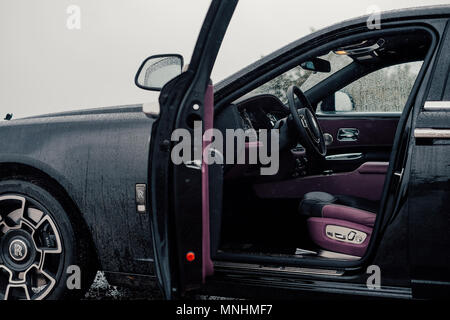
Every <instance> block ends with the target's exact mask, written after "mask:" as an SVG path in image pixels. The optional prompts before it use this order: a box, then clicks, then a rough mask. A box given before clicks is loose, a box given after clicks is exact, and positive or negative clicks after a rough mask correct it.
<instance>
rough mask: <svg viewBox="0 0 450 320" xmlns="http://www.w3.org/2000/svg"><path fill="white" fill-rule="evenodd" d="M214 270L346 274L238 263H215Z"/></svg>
mask: <svg viewBox="0 0 450 320" xmlns="http://www.w3.org/2000/svg"><path fill="white" fill-rule="evenodd" d="M214 270H220V271H223V272H229V271H233V272H239V271H241V272H258V273H261V274H266V273H269V274H273V273H279V272H281V273H283V275H286V276H290V275H322V276H341V275H343V274H344V271H342V270H333V269H316V268H301V267H274V266H265V265H260V264H251V263H236V262H226V261H216V262H214Z"/></svg>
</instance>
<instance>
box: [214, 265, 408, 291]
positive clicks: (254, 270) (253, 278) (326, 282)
mask: <svg viewBox="0 0 450 320" xmlns="http://www.w3.org/2000/svg"><path fill="white" fill-rule="evenodd" d="M208 283H209V286H211V287H212V288H215V287H220V288H221V290H222V291H223V290H226V289H227V286H230V288H231V291H233V292H234V293H233V295H235V294H236V287H240V288H248V287H254V288H256V290H257V292H259V294H261V293H262V292H265V291H264V290H267V289H269V290H271V289H270V288H273V289H274V290H279V289H281V290H282V291H283V290H286V293H287V295H286V296H285V297H288V298H289V299H292V298H293V297H294V296H296V295H297V294H298V295H299V297H301V296H302V295H303V296H304V294H306V295H307V296H308V297H311V296H310V295H311V294H312V295H313V296H314V297H320V296H321V295H324V296H325V297H329V298H330V297H331V298H333V297H352V296H353V297H354V296H359V297H365V298H375V299H386V298H387V299H392V298H394V299H411V298H412V290H411V288H404V287H390V286H389V287H388V286H384V287H381V288H380V289H376V290H374V289H369V288H368V287H367V286H366V284H365V283H364V284H362V283H352V282H346V281H345V277H344V271H342V270H335V269H317V268H301V267H273V266H264V265H259V264H252V263H235V262H226V261H215V262H214V276H213V277H212V278H211V279H210V280H209V281H208ZM258 288H259V289H258ZM238 292H241V294H243V293H244V292H247V291H246V290H243V291H239V290H238ZM263 296H264V294H263ZM242 297H245V294H244V295H243V296H242ZM279 298H280V299H283V295H280V296H279Z"/></svg>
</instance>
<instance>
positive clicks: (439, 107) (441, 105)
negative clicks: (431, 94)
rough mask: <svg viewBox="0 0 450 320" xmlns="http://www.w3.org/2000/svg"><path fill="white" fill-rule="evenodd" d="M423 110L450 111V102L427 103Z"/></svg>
mask: <svg viewBox="0 0 450 320" xmlns="http://www.w3.org/2000/svg"><path fill="white" fill-rule="evenodd" d="M423 110H425V111H450V101H426V102H425V104H424V106H423Z"/></svg>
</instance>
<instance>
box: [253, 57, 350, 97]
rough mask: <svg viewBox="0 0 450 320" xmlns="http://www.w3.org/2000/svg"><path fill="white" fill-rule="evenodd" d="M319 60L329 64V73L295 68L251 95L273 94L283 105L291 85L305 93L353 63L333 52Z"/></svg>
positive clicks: (255, 90)
mask: <svg viewBox="0 0 450 320" xmlns="http://www.w3.org/2000/svg"><path fill="white" fill-rule="evenodd" d="M319 58H321V59H324V60H327V61H329V62H330V66H331V70H330V72H313V71H309V70H304V69H303V68H302V67H300V66H297V67H295V68H293V69H290V70H288V71H286V72H285V73H283V74H281V75H279V76H278V77H276V78H274V79H272V80H270V81H268V82H266V83H265V84H263V85H262V86H260V87H258V88H256V89H254V90H253V91H252V92H251V93H252V94H259V93H260V94H263V93H268V94H273V95H275V96H276V97H277V98H279V99H280V100H281V101H282V102H283V103H287V97H286V91H287V89H288V88H289V87H290V86H291V85H296V86H297V87H299V88H300V89H302V91H306V90H308V89H310V88H312V87H314V86H315V85H316V84H318V83H319V82H321V81H323V80H325V79H326V78H328V77H330V76H331V75H333V74H334V73H336V72H337V71H339V70H341V69H342V68H344V67H345V66H347V65H349V64H350V63H352V62H353V59H352V58H350V57H349V56H344V55H337V54H334V53H333V52H329V53H328V54H326V55H323V56H320V57H319Z"/></svg>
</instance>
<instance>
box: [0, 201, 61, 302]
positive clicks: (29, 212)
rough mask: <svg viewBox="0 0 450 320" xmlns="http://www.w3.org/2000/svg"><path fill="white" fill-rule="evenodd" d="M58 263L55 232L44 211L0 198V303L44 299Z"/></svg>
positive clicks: (58, 270) (32, 203)
mask: <svg viewBox="0 0 450 320" xmlns="http://www.w3.org/2000/svg"><path fill="white" fill-rule="evenodd" d="M62 259H63V252H62V246H61V238H60V235H59V232H58V229H57V228H56V225H55V223H54V221H53V219H52V218H51V216H50V215H49V214H47V213H46V211H45V210H44V208H43V207H42V206H41V205H40V204H39V203H37V202H36V201H34V200H32V199H29V198H27V197H24V196H21V195H3V196H0V299H4V300H17V299H26V300H40V299H43V298H45V297H46V296H47V295H48V294H49V293H50V292H51V290H52V289H53V288H54V286H55V284H56V279H57V278H58V275H59V274H60V273H61V267H62Z"/></svg>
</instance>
